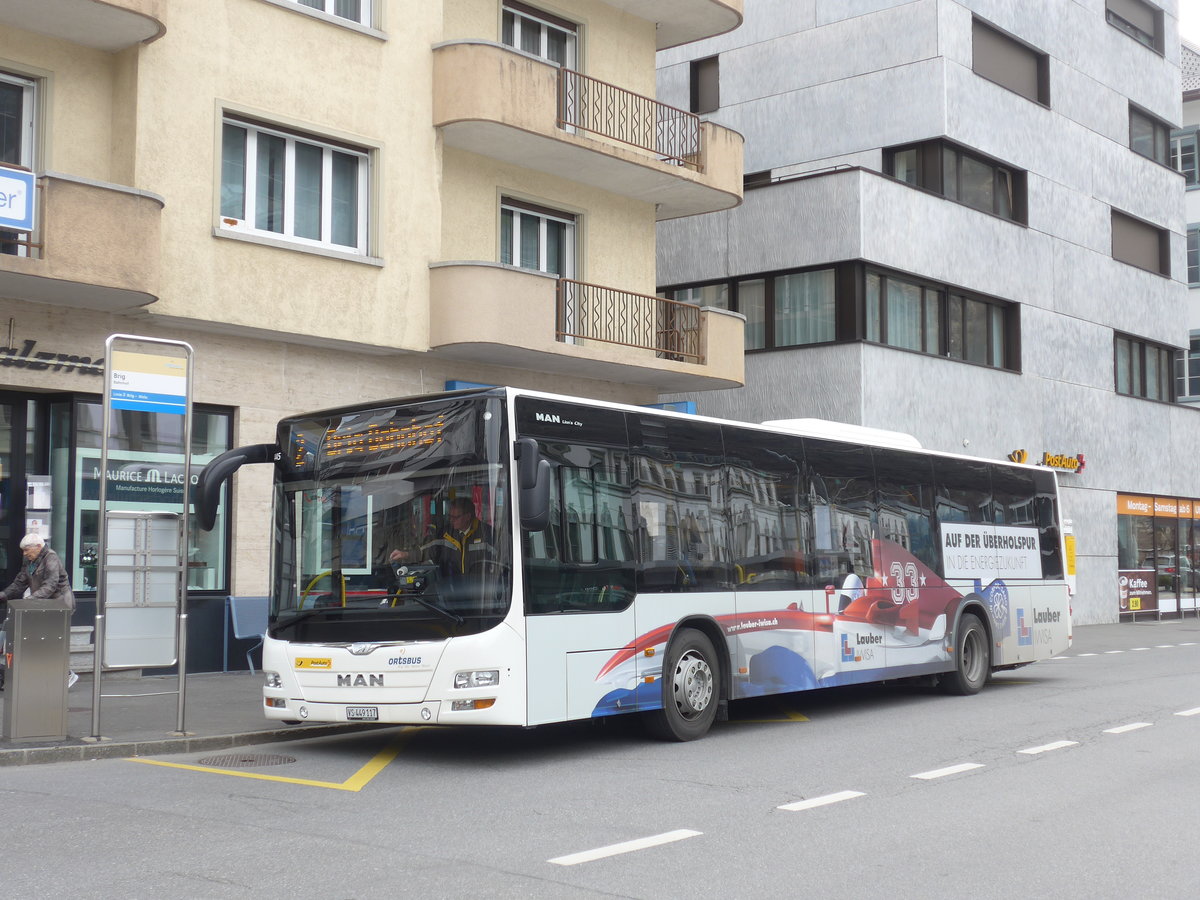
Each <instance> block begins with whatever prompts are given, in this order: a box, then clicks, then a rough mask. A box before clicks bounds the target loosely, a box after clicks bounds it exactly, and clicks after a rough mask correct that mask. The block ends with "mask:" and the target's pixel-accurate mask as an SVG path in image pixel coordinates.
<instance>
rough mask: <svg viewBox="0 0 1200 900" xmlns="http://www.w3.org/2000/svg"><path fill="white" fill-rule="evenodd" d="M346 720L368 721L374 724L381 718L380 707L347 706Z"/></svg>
mask: <svg viewBox="0 0 1200 900" xmlns="http://www.w3.org/2000/svg"><path fill="white" fill-rule="evenodd" d="M346 718H347V719H365V720H367V721H370V722H374V721H375V720H376V719H378V718H379V707H378V706H347V707H346Z"/></svg>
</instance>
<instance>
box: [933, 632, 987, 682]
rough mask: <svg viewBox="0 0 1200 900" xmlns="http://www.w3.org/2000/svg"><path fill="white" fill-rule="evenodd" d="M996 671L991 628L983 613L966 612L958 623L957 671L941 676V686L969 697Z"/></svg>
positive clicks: (955, 665) (955, 652)
mask: <svg viewBox="0 0 1200 900" xmlns="http://www.w3.org/2000/svg"><path fill="white" fill-rule="evenodd" d="M991 670H992V654H991V648H990V647H989V646H988V636H987V630H986V629H985V628H984V627H983V622H981V621H979V616H977V615H975V614H974V613H964V614H963V616H962V618H961V619H960V620H959V623H958V634H957V635H956V639H955V642H954V671H953V672H946V673H945V674H944V675H942V676H941V678H939V679H938V687H940V688H941V689H942V690H943V691H944V692H945V693H947V694H956V695H958V696H960V697H965V696H967V695H969V694H978V693H979V691H980V689H981V688H982V687H983V685H984V683H985V682H986V681H987V680H988V675H989V674H990V673H991Z"/></svg>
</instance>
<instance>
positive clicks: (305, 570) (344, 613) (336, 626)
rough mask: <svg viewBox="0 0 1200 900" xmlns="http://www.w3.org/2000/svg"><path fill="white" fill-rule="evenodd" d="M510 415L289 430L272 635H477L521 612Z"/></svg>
mask: <svg viewBox="0 0 1200 900" xmlns="http://www.w3.org/2000/svg"><path fill="white" fill-rule="evenodd" d="M504 423H505V416H504V406H503V401H502V400H501V399H500V398H499V397H496V396H490V397H488V396H482V397H481V396H478V395H477V396H471V397H462V398H449V399H446V398H443V399H439V400H436V401H428V402H424V403H422V402H415V403H412V404H404V405H389V406H382V407H378V408H375V409H369V410H362V409H359V410H355V411H348V412H344V413H338V412H334V413H331V414H328V415H327V416H316V417H313V416H306V417H304V418H302V419H300V418H297V419H288V420H285V421H283V422H281V423H280V428H279V436H278V437H279V447H280V449H281V450H282V458H281V460H280V461H279V463H278V469H277V471H278V476H277V480H276V488H275V489H276V496H275V527H274V553H273V559H274V580H273V582H274V583H273V591H272V598H271V600H272V602H271V626H270V633H271V635H272V636H273V637H277V638H282V639H286V640H291V641H298V642H344V643H358V642H381V641H411V640H430V639H436V638H438V637H448V636H452V635H461V634H473V633H477V632H480V631H484V630H486V629H488V628H492V627H494V626H495V625H497V624H499V622H500V621H501V620H502V619H503V618H504V616H505V614H506V613H507V611H508V608H509V605H510V602H511V594H512V590H511V580H512V579H511V573H512V559H511V556H512V540H511V525H510V514H509V507H508V502H509V500H508V497H509V491H508V488H507V479H508V476H507V472H508V446H509V442H508V440H507V438H506V427H505V424H504Z"/></svg>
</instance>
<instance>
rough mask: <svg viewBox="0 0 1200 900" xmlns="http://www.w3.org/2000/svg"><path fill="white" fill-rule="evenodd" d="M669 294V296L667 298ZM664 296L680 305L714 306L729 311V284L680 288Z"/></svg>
mask: <svg viewBox="0 0 1200 900" xmlns="http://www.w3.org/2000/svg"><path fill="white" fill-rule="evenodd" d="M668 294H669V296H667V295H668ZM663 296H667V299H669V300H678V301H679V302H680V303H690V304H692V305H693V306H712V307H715V308H717V309H729V284H728V282H724V281H722V282H721V283H720V284H705V285H699V286H697V287H689V288H680V289H679V290H677V291H668V292H666V293H665V294H664V295H663Z"/></svg>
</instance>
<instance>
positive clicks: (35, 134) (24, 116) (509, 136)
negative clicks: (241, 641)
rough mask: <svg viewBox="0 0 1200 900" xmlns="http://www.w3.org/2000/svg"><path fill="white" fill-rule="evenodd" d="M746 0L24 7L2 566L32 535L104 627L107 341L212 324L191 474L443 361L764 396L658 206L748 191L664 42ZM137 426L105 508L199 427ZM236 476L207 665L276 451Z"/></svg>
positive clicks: (197, 610)
mask: <svg viewBox="0 0 1200 900" xmlns="http://www.w3.org/2000/svg"><path fill="white" fill-rule="evenodd" d="M741 19H742V0H554V2H553V3H546V4H541V3H538V4H537V5H536V6H535V5H530V4H527V3H525V2H516V0H423V2H419V3H414V2H401V0H5V2H4V3H3V4H0V187H3V188H5V189H6V190H0V197H3V198H5V202H4V203H0V572H2V573H3V574H4V575H5V577H9V578H11V577H12V575H13V574H14V573H15V565H16V562H17V561H18V560H19V558H20V554H19V552H18V551H17V546H16V545H17V541H18V540H19V539H20V537H21V535H22V534H23V533H24V532H25V530H26V529H27V528H29V527H31V526H35V527H39V528H41V529H42V530H43V532H45V533H48V534H49V539H50V543H51V545H52V546H53V547H55V548H56V549H57V550H58V551H59V552H60V553H61V554H62V556H63V557H64V559H66V560H67V561H68V564H69V566H70V568H71V571H72V575H73V578H74V581H75V587H76V589H77V590H78V592H79V594H80V597H81V600H82V601H83V602H81V603H80V609H79V611H78V612H77V613H76V616H77V619H78V620H79V621H81V622H88V621H90V618H91V615H92V613H93V605H92V604H91V603H89V602H88V599H89V598H91V597H94V593H91V591H92V590H93V589H94V584H93V580H94V578H95V568H94V550H95V543H96V538H97V517H98V509H97V505H98V504H97V496H98V485H99V476H100V472H99V465H98V462H99V453H100V450H99V447H100V440H99V437H100V432H101V427H100V422H101V418H100V417H101V399H102V395H103V384H104V380H103V368H102V367H103V362H104V348H105V341H106V338H107V337H108V336H109V335H111V334H114V333H122V334H136V335H145V336H150V337H157V338H166V339H172V340H180V341H186V342H188V343H189V344H190V345H191V346H192V347H193V349H194V352H195V378H194V384H193V401H194V404H195V416H194V435H193V454H194V457H193V458H194V461H195V462H194V465H203V463H204V461H205V460H207V459H211V458H212V457H213V456H214V455H216V454H217V453H220V452H222V451H223V450H225V449H228V448H230V447H233V446H238V445H242V444H249V443H256V442H263V441H269V440H272V439H273V435H274V423H275V422H276V420H278V419H279V418H280V417H282V416H284V415H289V414H293V413H296V412H301V411H303V410H306V409H320V408H326V407H330V406H336V405H344V404H351V403H356V402H359V401H370V400H379V399H385V398H389V397H397V396H403V395H410V394H417V393H423V392H431V391H437V390H442V389H443V388H445V387H446V386H447V385H452V384H454V383H463V382H465V383H488V384H501V383H506V384H515V385H520V386H526V387H533V388H543V389H552V390H556V391H560V392H566V393H576V394H581V395H586V396H591V397H598V398H604V399H611V400H619V401H624V402H632V403H651V402H654V401H655V400H656V399H657V398H658V395H659V394H660V393H661V392H675V393H680V392H692V391H702V390H711V389H716V388H730V387H737V386H740V385H742V384H743V383H744V375H743V371H744V370H743V352H742V345H743V319H742V317H741V316H740V315H738V314H736V313H730V312H728V311H724V310H717V309H706V308H700V307H698V306H693V305H689V304H684V303H678V304H677V303H674V302H673V301H668V300H663V299H661V298H658V297H656V296H654V295H655V285H656V273H655V263H656V260H655V226H656V223H658V222H660V221H664V220H667V219H673V218H679V217H683V216H690V215H697V214H701V213H707V212H713V211H718V210H724V209H729V208H731V207H734V206H736V205H737V204H738V203H740V201H741V194H742V139H741V137H740V135H738V134H737V133H735V132H733V131H731V130H729V129H726V128H722V127H719V126H716V125H713V124H711V123H708V122H704V121H701V120H700V119H698V118H697V117H696V116H695V115H693V114H691V113H689V112H686V111H681V110H679V109H674V108H672V107H668V106H665V105H663V104H661V103H658V102H656V101H655V100H654V93H655V53H656V51H658V50H660V49H664V48H667V47H672V46H678V45H680V44H684V43H688V42H691V41H695V40H700V39H704V38H708V37H712V36H715V35H718V34H721V33H724V32H726V31H729V30H731V29H734V28H736V27H737V26H738V25H739V24H740V22H741ZM26 187H28V190H29V197H28V198H27V203H26V204H25V205H26V206H27V207H28V209H26V210H24V212H21V211H18V210H17V209H16V208H15V207H16V205H17V202H18V200H19V199H20V198H19V197H18V195H19V194H20V193H21V191H22V190H24V189H25V188H26ZM8 188H12V190H11V191H8V190H7V189H8ZM9 199H11V200H12V201H13V202H12V204H8V203H7V200H9ZM158 418H159V419H167V418H170V417H164V416H159V417H158ZM175 418H178V417H175ZM116 424H117V428H118V433H119V441H118V444H119V446H118V445H117V444H112V445H110V455H111V460H112V462H111V464H110V469H109V476H108V477H109V500H110V502H115V503H117V504H118V505H119V504H121V503H127V504H128V505H129V506H130V507H131V508H135V507H137V506H141V507H144V506H145V505H146V504H147V503H153V502H164V503H165V502H168V501H170V500H172V499H174V501H175V502H178V494H177V493H176V494H174V495H172V494H171V493H170V491H169V489H167V488H160V489H159V490H161V493H159V494H155V493H154V492H153V491H150V492H146V491H144V490H143V491H142V492H141V493H139V494H136V495H135V494H132V493H130V494H124V493H122V491H121V489H120V488H118V487H114V472H116V474H117V477H118V479H120V477H121V472H122V471H126V470H128V471H133V470H134V469H136V468H137V467H139V466H140V467H143V468H145V467H147V466H154V465H160V464H161V466H162V467H163V468H164V469H165V468H169V463H168V462H167V461H166V458H165V456H164V454H163V452H162V451H163V448H164V446H166V445H168V444H169V443H170V442H171V438H172V434H171V433H170V429H171V428H178V425H177V424H176V423H173V422H168V421H163V422H160V423H158V424H157V425H156V426H155V427H154V428H144V427H140V426H137V427H135V423H134V422H133V420H129V421H128V422H126V421H125V420H124V419H121V418H118V420H117V423H116ZM160 429H161V430H160ZM167 481H168V482H169V479H167ZM231 499H232V502H231V503H227V504H225V505H224V507H223V510H222V514H221V517H220V519H219V521H218V526H217V528H216V529H215V530H214V531H213V532H211V533H207V534H201V535H198V536H197V537H196V539H195V541H194V548H193V550H192V554H191V559H190V560H189V566H190V569H189V570H190V572H191V577H190V588H191V598H190V610H189V612H190V624H189V628H190V632H191V634H192V636H193V638H192V639H191V640H189V660H190V663H189V667H190V668H193V669H195V670H211V669H214V668H220V667H221V666H222V665H223V664H224V663H225V660H224V659H223V658H222V649H221V629H222V625H223V622H224V621H225V619H224V616H225V606H224V598H225V596H226V595H227V594H229V593H230V592H237V593H243V594H244V593H261V592H263V590H264V588H265V586H266V564H267V546H268V529H269V520H268V515H269V514H268V509H269V503H270V491H269V473H266V472H264V471H261V467H259V469H255V468H253V467H251V468H250V469H246V470H243V472H242V473H241V474H239V475H238V476H237V478H236V479H235V482H234V490H233V495H232V498H231ZM236 656H237V655H235V657H236ZM233 661H234V662H236V658H235V659H234V660H233Z"/></svg>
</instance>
